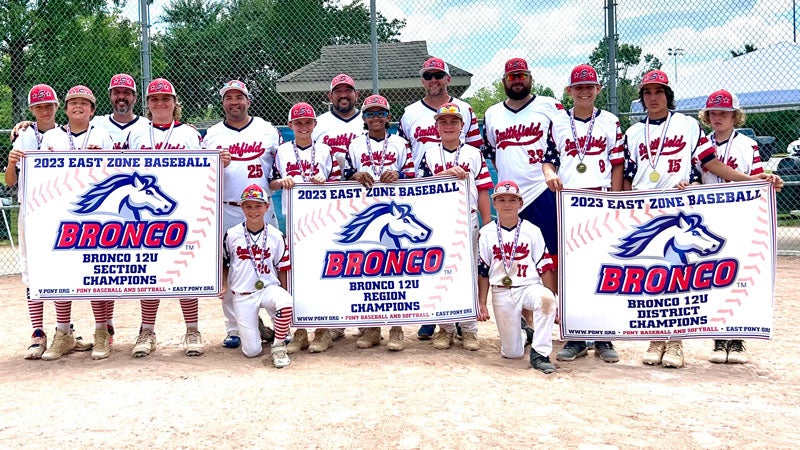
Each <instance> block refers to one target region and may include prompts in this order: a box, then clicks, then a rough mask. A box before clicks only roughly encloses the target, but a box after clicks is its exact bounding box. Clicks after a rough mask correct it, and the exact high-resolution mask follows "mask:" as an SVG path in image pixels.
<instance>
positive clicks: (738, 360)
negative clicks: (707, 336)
mask: <svg viewBox="0 0 800 450" xmlns="http://www.w3.org/2000/svg"><path fill="white" fill-rule="evenodd" d="M746 362H747V348H745V346H744V341H743V340H740V339H733V340H731V341H728V363H730V364H745V363H746Z"/></svg>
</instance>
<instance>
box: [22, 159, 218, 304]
mask: <svg viewBox="0 0 800 450" xmlns="http://www.w3.org/2000/svg"><path fill="white" fill-rule="evenodd" d="M219 173H220V161H219V155H218V153H217V152H216V151H204V150H192V151H188V152H186V151H170V152H163V151H161V152H145V151H135V152H130V153H121V152H111V151H99V150H98V151H94V150H92V151H88V152H57V153H54V152H29V153H28V154H27V156H26V157H25V158H24V159H23V169H22V174H23V175H24V176H23V180H22V184H21V186H22V189H23V192H22V193H21V196H20V197H21V198H23V199H24V201H23V204H22V206H21V208H22V209H21V212H20V213H21V214H22V215H23V217H24V228H25V230H24V237H25V247H26V249H27V260H28V274H29V287H30V296H31V298H33V299H65V298H68V299H70V300H80V299H118V298H134V299H141V298H164V297H174V298H180V297H208V296H215V295H217V293H218V292H219V288H220V286H221V274H220V270H219V265H220V261H221V255H220V244H219V242H220V236H221V220H220V219H219V217H218V212H219V211H221V210H222V209H221V208H220V195H219V194H220V191H221V187H220V186H221V185H220V183H221V177H220V176H219Z"/></svg>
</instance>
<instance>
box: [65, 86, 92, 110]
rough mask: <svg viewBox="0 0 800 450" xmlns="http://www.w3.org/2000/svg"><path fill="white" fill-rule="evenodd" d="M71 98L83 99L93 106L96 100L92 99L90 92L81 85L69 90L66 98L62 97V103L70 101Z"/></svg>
mask: <svg viewBox="0 0 800 450" xmlns="http://www.w3.org/2000/svg"><path fill="white" fill-rule="evenodd" d="M73 98H84V99H86V100H89V101H90V102H92V104H93V105H94V104H95V103H97V99H96V98H94V94H93V93H92V90H91V89H89V88H88V87H86V86H83V85H81V84H79V85H77V86H74V87H72V88H70V90H69V92H67V96H66V97H64V103H66V102H68V101H70V100H72V99H73Z"/></svg>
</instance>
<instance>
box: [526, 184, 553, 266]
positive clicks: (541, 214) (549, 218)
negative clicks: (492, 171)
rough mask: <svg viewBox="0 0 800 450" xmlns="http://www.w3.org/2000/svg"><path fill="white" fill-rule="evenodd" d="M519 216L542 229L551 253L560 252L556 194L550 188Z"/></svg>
mask: <svg viewBox="0 0 800 450" xmlns="http://www.w3.org/2000/svg"><path fill="white" fill-rule="evenodd" d="M519 216H520V217H521V218H523V219H525V220H527V221H528V222H530V223H532V224H534V225H536V226H537V227H539V229H540V230H542V236H543V237H544V243H545V245H547V251H548V252H549V253H550V254H551V255H557V254H558V218H557V216H556V195H555V193H554V192H553V191H551V190H550V189H547V190H545V191H544V192H542V193H541V195H539V196H538V197H537V198H536V199H535V200H534V201H533V203H531V204H530V205H528V206H527V207H526V208H525V209H523V210H522V211H520V213H519Z"/></svg>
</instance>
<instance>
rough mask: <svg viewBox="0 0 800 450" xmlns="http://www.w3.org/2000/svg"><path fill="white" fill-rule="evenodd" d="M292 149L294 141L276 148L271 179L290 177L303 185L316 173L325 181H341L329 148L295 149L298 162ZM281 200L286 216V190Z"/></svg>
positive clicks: (321, 146) (287, 197)
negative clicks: (322, 176)
mask: <svg viewBox="0 0 800 450" xmlns="http://www.w3.org/2000/svg"><path fill="white" fill-rule="evenodd" d="M294 147H295V143H294V141H290V142H284V143H283V144H281V145H279V146H278V151H277V152H276V153H275V164H274V165H273V169H272V178H271V179H273V180H276V179H279V178H285V177H292V179H293V180H294V181H295V183H303V182H308V181H310V179H311V177H313V176H314V175H316V174H318V173H321V174H323V175H324V176H325V179H326V181H339V180H340V179H341V176H342V172H341V170H340V169H339V163H338V162H336V160H335V159H333V157H332V156H331V148H330V147H328V146H327V145H325V144H322V143H319V144H312V145H310V146H308V147H305V148H302V147H297V156H299V157H300V158H299V161H298V158H297V157H296V156H295V153H294V151H295V148H294ZM312 154H313V161H312ZM281 199H282V202H281V209H282V210H283V211H282V212H283V214H284V215H286V212H287V211H288V210H287V206H288V204H289V193H288V192H286V190H284V191H283V193H282V194H281Z"/></svg>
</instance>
